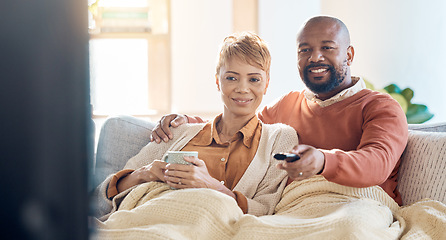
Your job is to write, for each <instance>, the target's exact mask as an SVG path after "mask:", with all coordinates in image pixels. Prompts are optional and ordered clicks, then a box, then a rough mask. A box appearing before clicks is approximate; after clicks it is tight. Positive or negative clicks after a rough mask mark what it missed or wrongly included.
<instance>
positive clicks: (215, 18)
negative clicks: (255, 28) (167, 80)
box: [171, 0, 232, 115]
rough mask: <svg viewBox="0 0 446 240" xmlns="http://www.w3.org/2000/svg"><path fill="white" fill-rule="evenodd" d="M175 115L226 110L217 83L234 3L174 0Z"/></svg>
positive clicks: (229, 31)
mask: <svg viewBox="0 0 446 240" xmlns="http://www.w3.org/2000/svg"><path fill="white" fill-rule="evenodd" d="M171 5H172V12H171V14H172V17H171V23H172V25H171V28H172V29H171V30H172V39H171V41H172V94H173V97H172V104H173V106H174V109H173V111H174V112H180V113H193V114H205V113H207V112H209V113H211V114H212V115H213V114H214V113H219V112H222V111H223V108H222V104H221V100H220V95H219V94H218V92H217V87H216V84H215V66H216V65H215V64H216V60H217V54H218V50H219V46H220V43H221V42H223V39H224V37H226V36H227V35H229V34H231V33H232V1H231V0H187V1H184V0H172V1H171Z"/></svg>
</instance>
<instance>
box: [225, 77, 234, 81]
mask: <svg viewBox="0 0 446 240" xmlns="http://www.w3.org/2000/svg"><path fill="white" fill-rule="evenodd" d="M226 79H227V80H230V81H234V80H235V77H226Z"/></svg>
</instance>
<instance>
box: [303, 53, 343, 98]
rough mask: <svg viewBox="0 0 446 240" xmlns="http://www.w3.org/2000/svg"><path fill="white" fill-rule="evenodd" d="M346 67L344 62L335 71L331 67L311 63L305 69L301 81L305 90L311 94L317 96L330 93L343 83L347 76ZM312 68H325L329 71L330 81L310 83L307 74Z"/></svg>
mask: <svg viewBox="0 0 446 240" xmlns="http://www.w3.org/2000/svg"><path fill="white" fill-rule="evenodd" d="M346 65H347V61H345V62H344V63H343V64H341V65H340V66H339V67H338V69H336V68H335V67H334V66H333V65H328V64H321V63H312V64H310V65H308V66H306V67H305V69H304V79H303V81H304V83H305V85H306V86H307V88H308V89H310V90H311V91H312V92H313V93H316V94H318V93H327V92H330V91H332V90H333V89H335V88H336V87H337V86H339V85H340V84H341V83H342V82H343V81H344V79H345V76H346V75H347V70H346ZM314 67H327V68H328V71H330V79H329V80H328V81H327V82H324V83H313V82H311V81H310V78H309V77H308V72H309V69H310V68H314Z"/></svg>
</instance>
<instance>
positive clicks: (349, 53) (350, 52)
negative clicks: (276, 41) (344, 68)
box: [347, 45, 355, 66]
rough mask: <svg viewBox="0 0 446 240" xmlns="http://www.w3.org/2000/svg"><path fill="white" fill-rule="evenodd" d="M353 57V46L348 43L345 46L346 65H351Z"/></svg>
mask: <svg viewBox="0 0 446 240" xmlns="http://www.w3.org/2000/svg"><path fill="white" fill-rule="evenodd" d="M354 57H355V48H354V47H353V46H352V45H350V46H349V47H348V48H347V65H348V66H351V65H352V63H353V58H354Z"/></svg>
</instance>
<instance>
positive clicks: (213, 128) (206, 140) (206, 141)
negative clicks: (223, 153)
mask: <svg viewBox="0 0 446 240" xmlns="http://www.w3.org/2000/svg"><path fill="white" fill-rule="evenodd" d="M221 117H222V114H220V115H218V116H217V117H215V118H214V120H212V121H211V122H208V123H207V124H206V125H205V126H204V128H203V130H205V133H204V134H203V135H202V137H201V139H200V140H199V141H198V142H196V143H195V144H196V145H199V146H209V145H211V143H212V140H214V141H215V142H216V143H218V144H225V143H222V142H221V141H220V137H219V136H218V133H217V125H216V124H217V123H218V122H219V121H220V119H221ZM259 124H260V121H259V119H258V118H257V116H254V117H253V118H251V120H249V122H248V123H247V124H246V125H245V126H244V127H243V128H242V129H240V130H239V131H238V132H237V133H236V135H235V136H234V138H233V139H232V140H233V141H234V140H237V139H238V138H243V144H244V145H245V146H246V147H248V148H251V144H252V139H253V137H254V134H255V131H256V129H257V127H258V126H259Z"/></svg>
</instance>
